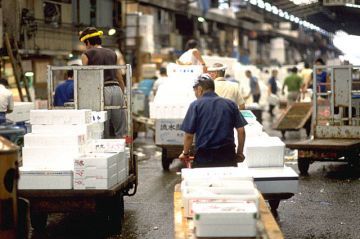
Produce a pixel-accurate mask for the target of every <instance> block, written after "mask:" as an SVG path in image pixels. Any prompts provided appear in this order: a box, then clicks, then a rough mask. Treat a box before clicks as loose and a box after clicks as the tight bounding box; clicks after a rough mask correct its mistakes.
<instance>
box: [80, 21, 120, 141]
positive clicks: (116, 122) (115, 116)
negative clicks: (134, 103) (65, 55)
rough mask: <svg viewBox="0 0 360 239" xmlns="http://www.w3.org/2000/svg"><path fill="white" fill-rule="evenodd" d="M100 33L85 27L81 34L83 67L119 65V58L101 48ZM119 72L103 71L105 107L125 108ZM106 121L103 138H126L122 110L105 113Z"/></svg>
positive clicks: (101, 33) (108, 50)
mask: <svg viewBox="0 0 360 239" xmlns="http://www.w3.org/2000/svg"><path fill="white" fill-rule="evenodd" d="M102 35H103V32H102V31H98V30H97V29H96V28H94V27H87V28H85V29H84V31H82V32H81V34H80V36H79V40H80V41H81V42H83V43H84V44H85V46H86V51H85V52H84V53H83V54H82V56H81V61H82V64H83V65H120V64H121V63H120V58H119V57H118V56H117V55H116V53H115V52H114V51H113V50H111V49H108V48H103V47H102V46H101V44H102V40H101V38H100V37H101V36H102ZM121 73H122V72H121V70H115V69H113V70H104V101H105V106H120V107H123V106H125V100H124V90H125V84H124V81H123V78H122V74H121ZM107 113H108V120H107V121H106V122H105V130H104V134H105V138H110V137H113V136H115V138H123V137H125V136H126V129H127V119H126V111H125V110H124V109H111V110H108V111H107Z"/></svg>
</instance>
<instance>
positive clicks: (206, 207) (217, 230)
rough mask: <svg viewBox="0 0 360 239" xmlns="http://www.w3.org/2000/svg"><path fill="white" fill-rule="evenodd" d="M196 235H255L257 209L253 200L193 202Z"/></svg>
mask: <svg viewBox="0 0 360 239" xmlns="http://www.w3.org/2000/svg"><path fill="white" fill-rule="evenodd" d="M193 211H194V227H195V234H196V236H197V237H221V238H223V237H255V236H256V223H257V218H258V216H257V215H258V210H257V208H256V205H255V203H253V202H246V201H244V202H238V203H194V205H193Z"/></svg>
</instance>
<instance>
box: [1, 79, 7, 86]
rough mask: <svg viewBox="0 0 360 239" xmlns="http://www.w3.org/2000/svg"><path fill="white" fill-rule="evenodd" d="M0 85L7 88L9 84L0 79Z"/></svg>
mask: <svg viewBox="0 0 360 239" xmlns="http://www.w3.org/2000/svg"><path fill="white" fill-rule="evenodd" d="M0 85H3V86H5V87H8V86H9V82H8V80H7V79H5V78H1V79H0Z"/></svg>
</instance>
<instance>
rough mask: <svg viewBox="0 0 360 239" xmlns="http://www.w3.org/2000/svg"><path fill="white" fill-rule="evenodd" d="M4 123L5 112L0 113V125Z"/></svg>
mask: <svg viewBox="0 0 360 239" xmlns="http://www.w3.org/2000/svg"><path fill="white" fill-rule="evenodd" d="M5 122H6V117H5V112H0V124H3V123H5Z"/></svg>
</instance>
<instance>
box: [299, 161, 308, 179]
mask: <svg viewBox="0 0 360 239" xmlns="http://www.w3.org/2000/svg"><path fill="white" fill-rule="evenodd" d="M309 167H310V161H309V160H308V159H303V158H298V168H299V171H300V175H302V176H308V175H309V173H308V170H309Z"/></svg>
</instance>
